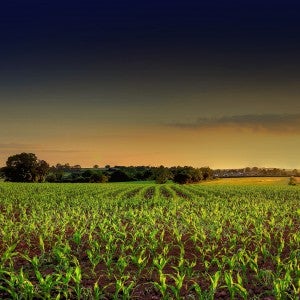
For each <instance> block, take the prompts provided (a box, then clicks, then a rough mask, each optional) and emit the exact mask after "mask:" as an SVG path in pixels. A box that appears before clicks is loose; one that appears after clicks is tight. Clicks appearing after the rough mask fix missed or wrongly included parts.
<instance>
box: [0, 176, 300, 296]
mask: <svg viewBox="0 0 300 300" xmlns="http://www.w3.org/2000/svg"><path fill="white" fill-rule="evenodd" d="M0 209H1V215H0V237H1V244H0V298H1V299H266V300H267V299H269V300H270V299H298V296H299V294H300V186H299V185H298V186H289V185H288V179H287V178H250V179H249V178H245V179H219V180H215V181H210V182H207V183H205V184H195V185H184V186H181V185H177V184H171V183H170V184H164V185H157V184H154V183H115V184H86V183H85V184H17V183H3V182H2V183H0Z"/></svg>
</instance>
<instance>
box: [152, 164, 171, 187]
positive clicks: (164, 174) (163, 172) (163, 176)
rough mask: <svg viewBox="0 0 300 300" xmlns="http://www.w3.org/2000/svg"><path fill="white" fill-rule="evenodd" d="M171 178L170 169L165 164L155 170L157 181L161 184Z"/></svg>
mask: <svg viewBox="0 0 300 300" xmlns="http://www.w3.org/2000/svg"><path fill="white" fill-rule="evenodd" d="M169 178H170V171H169V169H168V168H165V167H164V166H160V167H159V168H157V169H156V170H155V182H156V183H159V184H163V183H166V182H167V181H168V179H169Z"/></svg>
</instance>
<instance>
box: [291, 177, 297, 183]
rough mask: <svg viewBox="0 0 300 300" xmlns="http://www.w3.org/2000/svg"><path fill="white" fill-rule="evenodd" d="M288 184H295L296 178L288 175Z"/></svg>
mask: <svg viewBox="0 0 300 300" xmlns="http://www.w3.org/2000/svg"><path fill="white" fill-rule="evenodd" d="M289 185H297V179H296V178H295V177H294V176H291V177H290V180H289Z"/></svg>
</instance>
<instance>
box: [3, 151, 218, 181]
mask: <svg viewBox="0 0 300 300" xmlns="http://www.w3.org/2000/svg"><path fill="white" fill-rule="evenodd" d="M0 172H1V175H2V177H3V178H4V180H5V181H11V182H70V183H79V182H93V183H96V182H97V183H105V182H126V181H148V180H152V181H153V180H154V181H155V182H156V183H159V184H162V183H166V182H168V181H169V180H172V181H173V182H176V183H180V184H186V183H196V182H200V181H202V180H208V179H212V178H213V170H212V169H210V168H209V167H203V168H193V167H190V166H185V167H180V166H177V167H171V168H167V167H164V166H160V167H151V166H129V167H127V166H114V167H111V166H109V165H107V166H105V168H99V166H98V165H95V166H94V167H93V168H90V169H89V168H81V166H80V165H74V166H71V165H69V164H57V165H55V166H50V165H49V164H48V163H47V162H46V161H45V160H40V159H38V158H37V156H36V155H35V154H34V153H20V154H15V155H12V156H10V157H8V159H7V161H6V166H5V167H3V168H1V169H0Z"/></svg>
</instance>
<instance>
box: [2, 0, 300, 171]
mask: <svg viewBox="0 0 300 300" xmlns="http://www.w3.org/2000/svg"><path fill="white" fill-rule="evenodd" d="M2 2H4V3H1V4H0V166H1V165H5V162H6V160H7V158H8V156H10V155H13V154H16V153H21V152H33V153H35V154H36V155H37V156H38V158H40V159H45V160H46V161H47V162H49V163H50V164H51V165H54V164H56V163H70V164H72V165H74V164H80V165H81V166H84V167H90V166H93V165H94V164H98V165H99V166H104V165H107V164H110V165H152V166H157V165H161V164H163V165H165V166H174V165H191V166H194V167H201V166H210V167H211V168H240V167H247V166H259V167H280V168H300V156H299V148H300V101H299V100H300V99H299V95H300V55H299V53H300V19H299V15H300V4H299V3H298V1H290V0H287V1H276V0H273V1H267V0H265V1H256V0H253V1H247V0H245V1H241V0H240V1H230V0H228V1H218V0H216V1H209V0H205V1H200V0H198V1H189V0H186V1H177V0H173V1H168V0H166V1H162V0H160V1H156V0H152V1H130V0H128V1H124V0H123V1H114V0H110V1H99V0H97V1H96V0H94V1H92V0H85V1H78V0H77V1H76V0H73V1H65V0H60V1H56V0H52V1H45V0H44V1H43V0H36V1H33V0H27V1H24V0H10V1H2Z"/></svg>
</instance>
